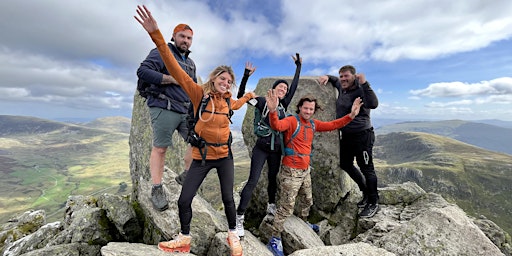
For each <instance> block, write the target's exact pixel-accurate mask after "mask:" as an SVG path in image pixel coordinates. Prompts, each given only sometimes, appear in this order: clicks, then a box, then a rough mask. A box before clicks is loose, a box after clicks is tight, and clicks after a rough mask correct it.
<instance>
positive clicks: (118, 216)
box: [98, 194, 142, 242]
mask: <svg viewBox="0 0 512 256" xmlns="http://www.w3.org/2000/svg"><path fill="white" fill-rule="evenodd" d="M98 207H100V208H101V209H104V210H105V211H106V213H107V218H108V219H109V221H110V222H112V223H113V224H114V226H115V227H116V228H117V231H118V232H119V233H120V234H121V236H122V237H123V239H124V240H126V241H128V242H136V241H138V240H139V239H140V236H141V234H142V228H141V227H140V225H139V221H138V219H137V215H136V213H135V210H134V209H133V207H132V205H131V202H130V198H129V197H122V196H116V195H109V194H103V195H101V196H100V197H99V198H98Z"/></svg>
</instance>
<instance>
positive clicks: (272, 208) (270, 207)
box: [267, 204, 277, 216]
mask: <svg viewBox="0 0 512 256" xmlns="http://www.w3.org/2000/svg"><path fill="white" fill-rule="evenodd" d="M276 210H277V208H276V204H267V214H270V215H272V216H274V215H276Z"/></svg>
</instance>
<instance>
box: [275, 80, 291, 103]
mask: <svg viewBox="0 0 512 256" xmlns="http://www.w3.org/2000/svg"><path fill="white" fill-rule="evenodd" d="M275 90H276V93H277V97H279V99H282V98H284V96H286V93H287V92H288V85H286V84H285V83H279V84H278V85H276V87H275Z"/></svg>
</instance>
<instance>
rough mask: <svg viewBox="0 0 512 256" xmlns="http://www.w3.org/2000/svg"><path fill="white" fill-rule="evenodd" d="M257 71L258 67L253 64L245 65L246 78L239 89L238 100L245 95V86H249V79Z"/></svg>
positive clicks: (247, 63)
mask: <svg viewBox="0 0 512 256" xmlns="http://www.w3.org/2000/svg"><path fill="white" fill-rule="evenodd" d="M254 71H256V67H254V66H253V65H252V63H251V62H249V61H248V62H246V63H245V70H244V77H243V78H242V81H241V82H240V87H238V94H237V95H236V98H237V99H240V98H242V96H244V93H245V86H246V85H247V80H249V77H250V76H251V75H252V74H253V73H254Z"/></svg>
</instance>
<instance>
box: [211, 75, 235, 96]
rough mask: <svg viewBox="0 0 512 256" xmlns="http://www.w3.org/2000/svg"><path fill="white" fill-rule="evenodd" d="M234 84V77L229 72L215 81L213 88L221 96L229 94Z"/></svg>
mask: <svg viewBox="0 0 512 256" xmlns="http://www.w3.org/2000/svg"><path fill="white" fill-rule="evenodd" d="M232 84H233V77H232V76H231V75H230V74H229V73H228V72H222V73H221V74H220V75H218V76H217V77H215V79H214V80H213V88H214V89H215V91H216V92H219V93H221V94H224V93H226V92H228V91H229V89H231V85H232Z"/></svg>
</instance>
